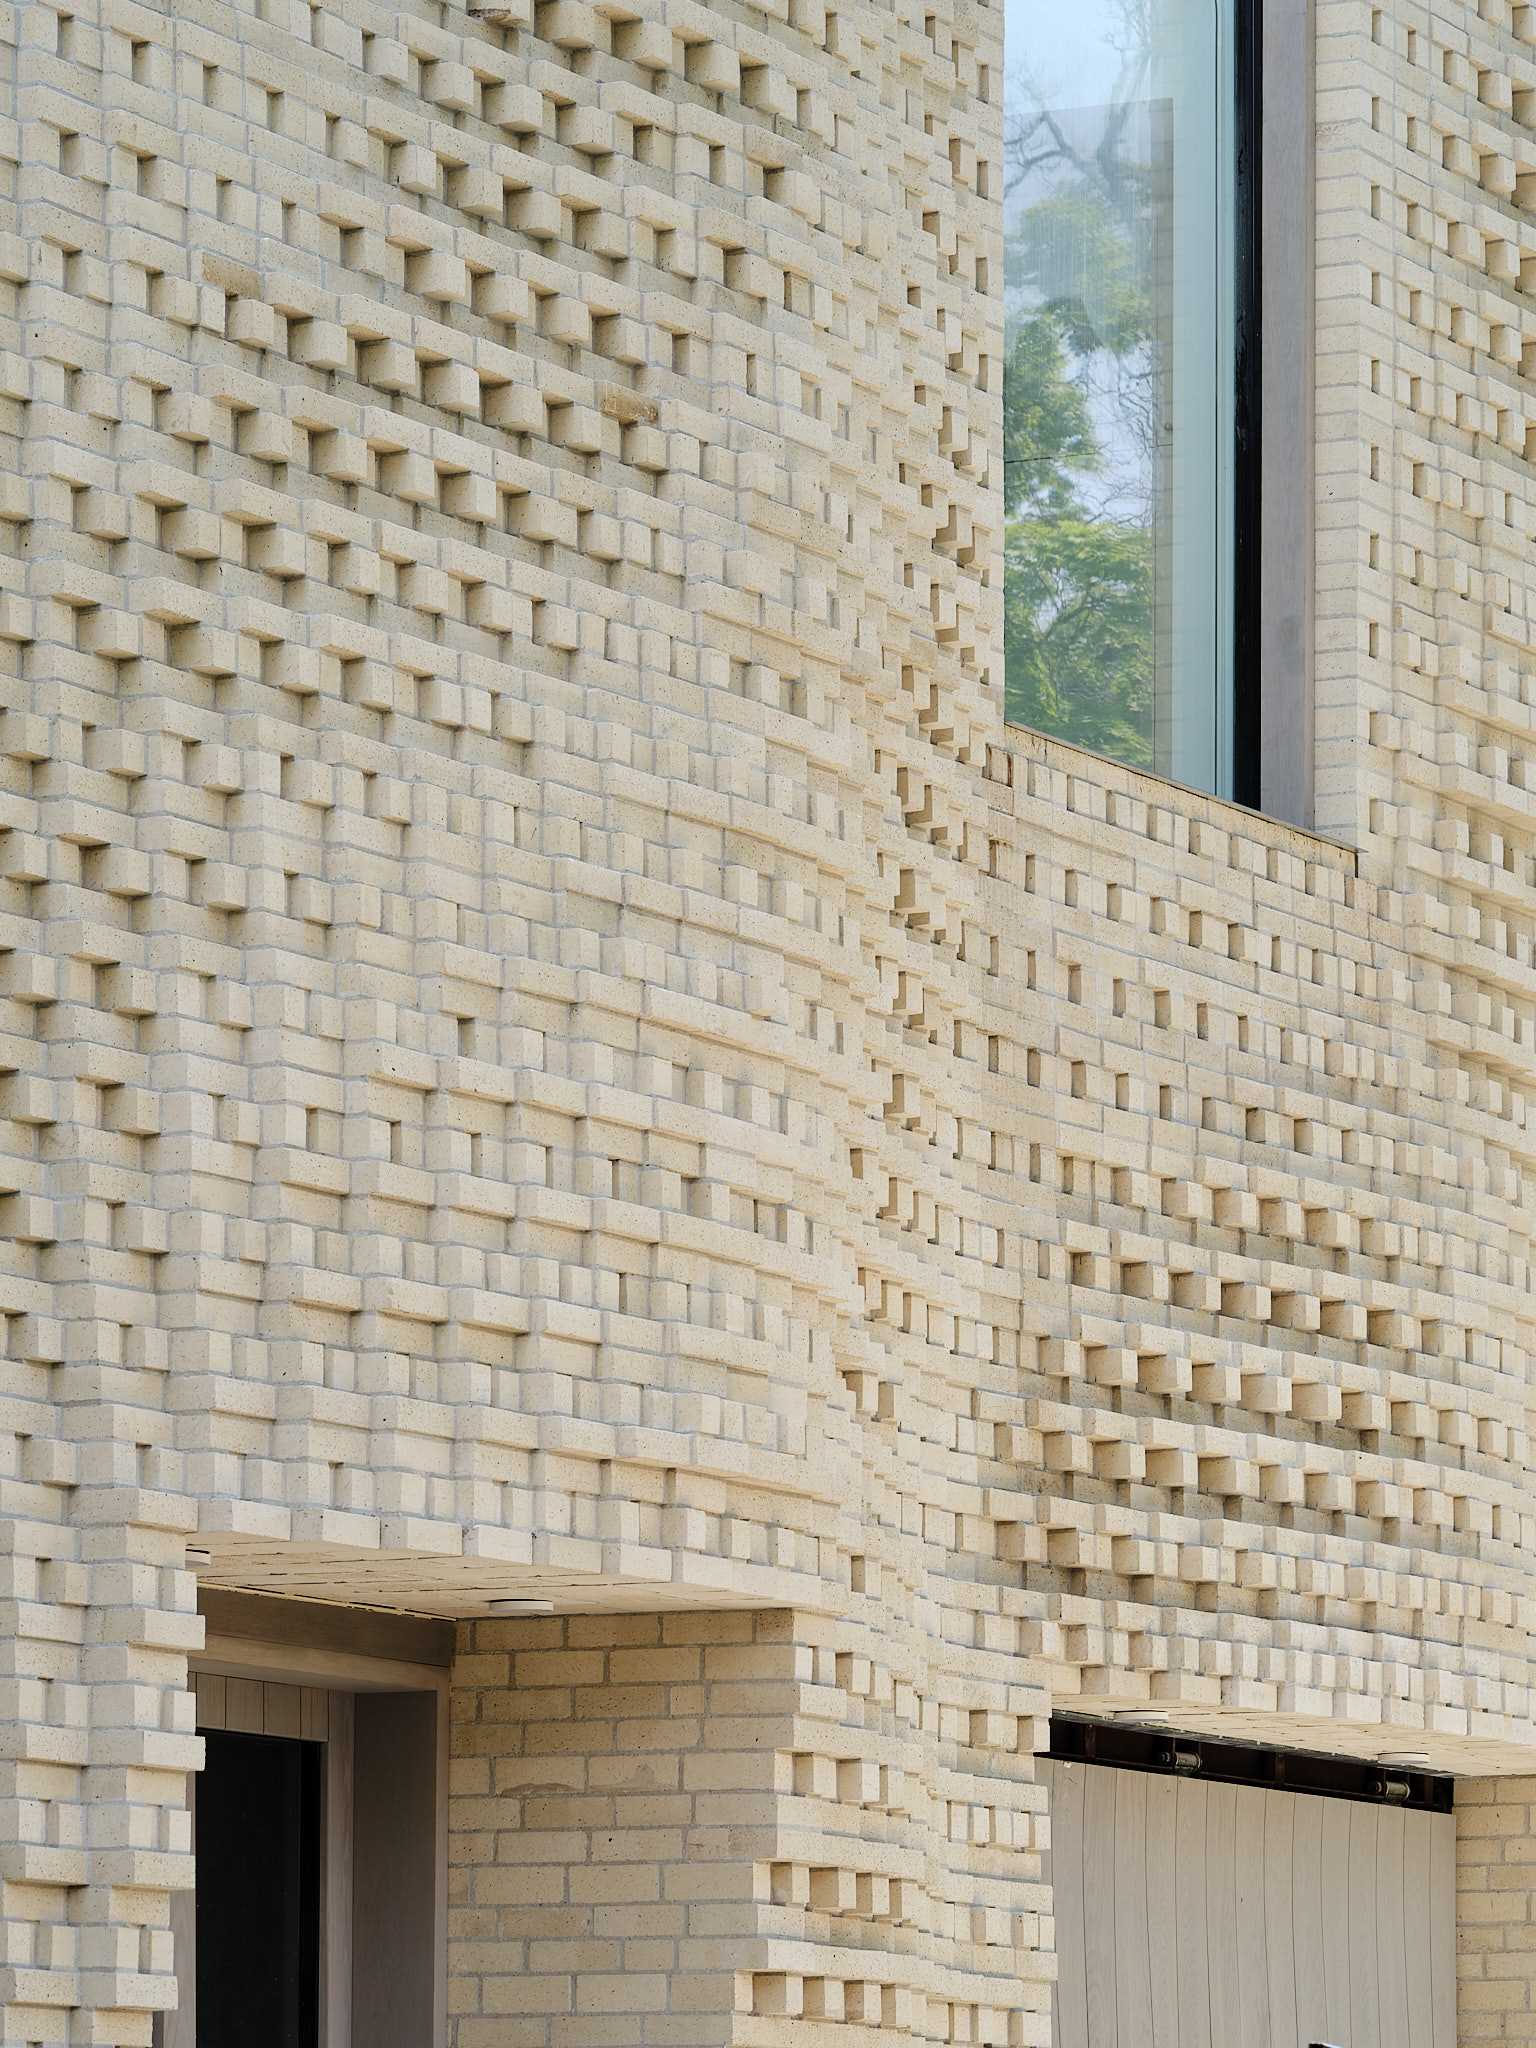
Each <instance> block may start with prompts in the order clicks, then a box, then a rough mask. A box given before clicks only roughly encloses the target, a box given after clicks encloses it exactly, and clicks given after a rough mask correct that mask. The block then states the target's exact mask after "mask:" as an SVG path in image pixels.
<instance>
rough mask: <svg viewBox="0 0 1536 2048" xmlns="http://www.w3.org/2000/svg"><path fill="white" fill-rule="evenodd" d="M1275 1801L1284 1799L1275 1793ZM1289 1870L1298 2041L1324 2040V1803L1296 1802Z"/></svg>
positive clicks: (1325, 1995) (1326, 2002)
mask: <svg viewBox="0 0 1536 2048" xmlns="http://www.w3.org/2000/svg"><path fill="white" fill-rule="evenodd" d="M1275 1796H1276V1798H1280V1799H1283V1798H1285V1797H1287V1796H1288V1795H1287V1794H1285V1793H1277V1794H1276V1795H1275ZM1294 1815H1295V1817H1294V1821H1293V1828H1294V1841H1293V1854H1294V1857H1295V1862H1294V1864H1293V1866H1292V1872H1291V1934H1292V1940H1293V1943H1294V1947H1293V1949H1292V1959H1293V1961H1294V1963H1295V1966H1296V1979H1295V1981H1296V2039H1297V2040H1298V2041H1327V2040H1329V2039H1331V2038H1332V2037H1331V2036H1330V2034H1329V2032H1328V1972H1327V1966H1326V1964H1325V1962H1324V1959H1323V1802H1322V1800H1320V1799H1298V1800H1297V1801H1296V1805H1295V1809H1294Z"/></svg>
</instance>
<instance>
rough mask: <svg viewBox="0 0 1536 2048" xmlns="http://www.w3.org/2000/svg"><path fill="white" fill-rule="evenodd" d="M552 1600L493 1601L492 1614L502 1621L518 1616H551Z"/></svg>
mask: <svg viewBox="0 0 1536 2048" xmlns="http://www.w3.org/2000/svg"><path fill="white" fill-rule="evenodd" d="M554 1611H555V1603H554V1601H553V1600H493V1601H492V1602H491V1612H492V1614H496V1615H500V1616H501V1618H502V1619H503V1620H504V1621H512V1620H515V1619H516V1617H517V1616H518V1615H520V1614H553V1613H554Z"/></svg>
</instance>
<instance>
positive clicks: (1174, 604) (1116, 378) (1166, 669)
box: [1004, 0, 1232, 788]
mask: <svg viewBox="0 0 1536 2048" xmlns="http://www.w3.org/2000/svg"><path fill="white" fill-rule="evenodd" d="M1007 31H1008V47H1007V67H1006V75H1007V93H1006V100H1005V123H1004V205H1005V234H1006V242H1005V255H1006V269H1005V290H1006V355H1005V366H1004V414H1005V440H1004V479H1005V491H1006V507H1007V527H1006V549H1007V553H1006V563H1005V570H1006V574H1005V620H1006V654H1007V695H1006V703H1007V713H1008V716H1009V717H1010V718H1012V719H1015V720H1017V721H1019V722H1020V723H1023V724H1027V725H1032V726H1037V727H1039V728H1041V729H1042V730H1044V731H1046V732H1051V733H1055V734H1058V735H1059V736H1060V737H1062V738H1065V739H1069V740H1072V741H1075V742H1076V743H1077V744H1078V745H1080V746H1085V747H1091V748H1093V749H1094V750H1096V751H1097V752H1100V753H1105V754H1110V755H1112V756H1114V757H1115V758H1116V759H1119V760H1122V761H1126V762H1129V763H1131V764H1133V765H1135V766H1139V767H1145V768H1155V769H1157V770H1159V771H1160V772H1162V773H1164V774H1169V775H1174V776H1177V777H1179V778H1180V779H1181V780H1184V781H1189V782H1194V783H1198V784H1200V785H1202V786H1204V787H1207V788H1220V787H1222V785H1223V781H1224V773H1223V765H1222V762H1223V751H1224V748H1225V746H1226V743H1227V709H1226V707H1227V702H1228V697H1229V667H1230V658H1229V648H1230V625H1229V614H1228V606H1229V603H1230V598H1229V595H1228V592H1229V585H1230V532H1231V514H1230V473H1231V436H1232V405H1231V393H1232V377H1231V361H1232V356H1231V348H1232V342H1231V299H1232V295H1231V272H1232V258H1231V221H1232V203H1231V193H1232V174H1231V168H1230V166H1231V125H1232V110H1231V106H1230V80H1231V77H1232V70H1231V61H1230V34H1229V30H1228V28H1227V24H1226V23H1225V20H1224V18H1223V7H1222V6H1221V5H1220V4H1219V0H1076V4H1074V5H1072V6H1071V7H1065V6H1063V4H1062V0H1009V5H1008V13H1007ZM1223 80H1225V81H1228V84H1227V86H1226V89H1225V90H1223V89H1219V81H1223Z"/></svg>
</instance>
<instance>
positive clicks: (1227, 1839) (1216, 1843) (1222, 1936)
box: [1190, 1785, 1242, 2048]
mask: <svg viewBox="0 0 1536 2048" xmlns="http://www.w3.org/2000/svg"><path fill="white" fill-rule="evenodd" d="M1190 1789H1191V1791H1193V1790H1194V1789H1195V1788H1194V1787H1193V1786H1191V1788H1190ZM1202 1789H1203V1790H1204V1792H1205V1954H1206V1970H1207V1973H1208V1982H1209V1984H1210V1987H1211V1992H1210V2002H1211V2039H1212V2041H1213V2042H1215V2043H1216V2044H1217V2048H1228V2044H1230V2048H1237V2043H1238V2041H1239V2039H1240V2034H1241V2027H1242V2020H1241V2017H1240V2014H1241V2010H1242V2006H1241V2000H1240V1998H1239V1995H1238V1981H1237V1897H1236V1881H1237V1870H1236V1833H1237V1787H1236V1786H1235V1785H1207V1786H1205V1787H1203V1788H1202Z"/></svg>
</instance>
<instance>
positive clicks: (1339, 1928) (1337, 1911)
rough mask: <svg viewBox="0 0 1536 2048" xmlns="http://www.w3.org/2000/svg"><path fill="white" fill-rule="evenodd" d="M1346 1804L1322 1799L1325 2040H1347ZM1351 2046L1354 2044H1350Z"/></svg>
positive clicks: (1347, 1841)
mask: <svg viewBox="0 0 1536 2048" xmlns="http://www.w3.org/2000/svg"><path fill="white" fill-rule="evenodd" d="M1349 1814H1350V1809H1349V1807H1348V1806H1347V1805H1346V1804H1345V1803H1344V1802H1343V1801H1342V1800H1339V1799H1325V1800H1324V1801H1323V1858H1322V1864H1321V1880H1322V1881H1321V1884H1320V1886H1319V1890H1320V1892H1321V1895H1322V1902H1323V1994H1324V2015H1325V2017H1324V2024H1323V2029H1322V2032H1321V2034H1320V2035H1319V2036H1318V2038H1319V2039H1320V2040H1324V2041H1348V2040H1349V2034H1350V2004H1349V1939H1350V1927H1349ZM1351 2048H1353V2044H1351Z"/></svg>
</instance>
